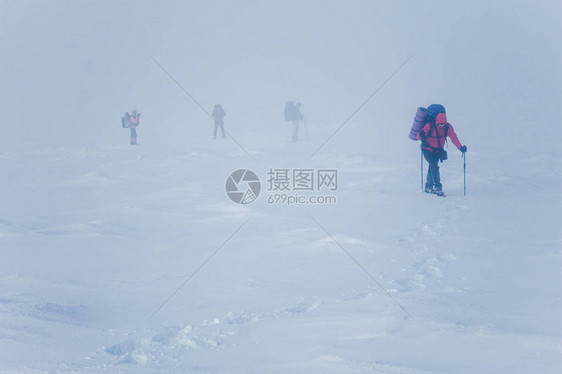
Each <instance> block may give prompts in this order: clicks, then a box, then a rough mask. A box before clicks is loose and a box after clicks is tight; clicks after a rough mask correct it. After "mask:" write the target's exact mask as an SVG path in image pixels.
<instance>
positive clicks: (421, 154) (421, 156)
mask: <svg viewBox="0 0 562 374" xmlns="http://www.w3.org/2000/svg"><path fill="white" fill-rule="evenodd" d="M420 160H421V163H420V164H421V173H420V175H421V190H422V192H423V151H422V150H421V149H420Z"/></svg>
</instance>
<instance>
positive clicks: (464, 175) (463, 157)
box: [462, 152, 466, 196]
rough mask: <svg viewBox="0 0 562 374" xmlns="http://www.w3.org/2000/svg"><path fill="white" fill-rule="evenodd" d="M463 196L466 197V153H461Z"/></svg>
mask: <svg viewBox="0 0 562 374" xmlns="http://www.w3.org/2000/svg"><path fill="white" fill-rule="evenodd" d="M462 161H463V162H462V163H463V184H464V196H466V152H463V153H462Z"/></svg>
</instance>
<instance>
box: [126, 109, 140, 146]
mask: <svg viewBox="0 0 562 374" xmlns="http://www.w3.org/2000/svg"><path fill="white" fill-rule="evenodd" d="M126 114H127V113H126ZM139 121H140V113H139V112H137V110H136V109H133V111H132V112H131V115H130V116H129V126H128V127H129V129H130V130H131V145H137V127H139Z"/></svg>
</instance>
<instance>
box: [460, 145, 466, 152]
mask: <svg viewBox="0 0 562 374" xmlns="http://www.w3.org/2000/svg"><path fill="white" fill-rule="evenodd" d="M461 152H462V153H465V152H466V145H463V146H462V147H461Z"/></svg>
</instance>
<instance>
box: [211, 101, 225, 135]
mask: <svg viewBox="0 0 562 374" xmlns="http://www.w3.org/2000/svg"><path fill="white" fill-rule="evenodd" d="M225 116H226V112H225V111H224V109H223V107H222V106H221V105H220V104H215V108H214V109H213V118H214V119H215V131H214V132H213V139H216V138H217V130H218V128H219V127H220V129H221V131H222V137H223V139H224V138H226V134H225V132H224V117H225Z"/></svg>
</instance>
